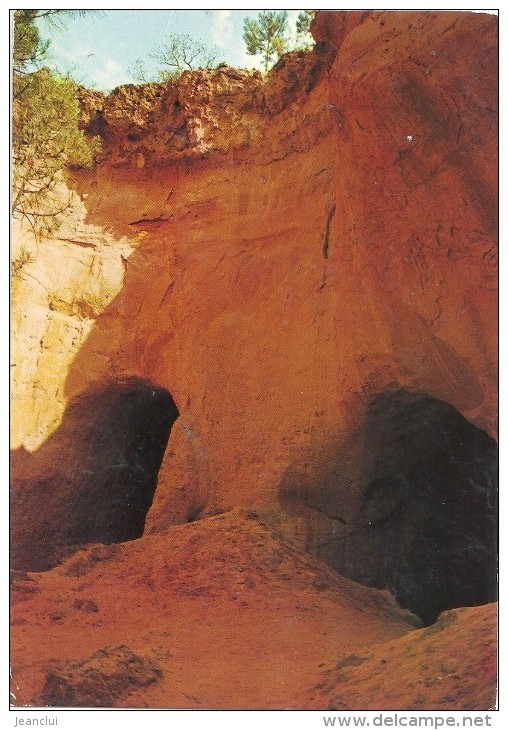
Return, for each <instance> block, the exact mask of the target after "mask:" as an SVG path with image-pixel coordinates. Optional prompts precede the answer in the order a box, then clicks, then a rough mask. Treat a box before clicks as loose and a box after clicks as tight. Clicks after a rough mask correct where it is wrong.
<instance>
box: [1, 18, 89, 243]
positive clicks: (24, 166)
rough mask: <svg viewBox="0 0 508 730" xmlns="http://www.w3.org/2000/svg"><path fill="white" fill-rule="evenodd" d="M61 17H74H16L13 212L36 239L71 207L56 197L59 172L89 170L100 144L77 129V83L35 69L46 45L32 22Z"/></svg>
mask: <svg viewBox="0 0 508 730" xmlns="http://www.w3.org/2000/svg"><path fill="white" fill-rule="evenodd" d="M75 12H77V11H75ZM65 13H72V11H63V10H16V11H15V13H14V33H13V77H12V90H13V105H12V114H13V126H12V212H13V217H14V218H17V219H23V220H24V221H25V222H26V223H28V225H29V226H30V228H31V229H32V231H33V233H34V234H35V235H36V236H37V237H40V236H42V235H48V234H49V233H51V231H52V230H54V229H55V228H56V227H57V226H58V225H59V223H60V220H61V215H62V214H63V213H65V212H66V211H67V210H68V209H69V207H70V199H69V197H68V196H67V197H65V196H64V197H62V193H61V191H59V183H60V181H61V179H62V177H61V175H62V170H63V168H64V167H65V166H66V165H69V164H72V165H79V166H90V165H91V164H92V162H93V159H94V155H95V153H96V151H97V149H98V143H97V142H96V141H92V142H91V143H89V142H88V141H87V140H86V139H85V137H84V135H83V133H82V132H81V130H80V129H79V127H78V119H79V103H78V98H77V95H76V89H77V86H76V84H75V82H73V81H72V80H71V79H69V78H64V77H62V76H59V75H58V74H55V73H52V72H51V71H50V70H49V69H47V68H39V67H40V65H41V64H42V63H43V62H44V60H45V58H46V53H47V50H48V47H49V42H48V41H43V40H42V39H41V36H40V32H39V29H38V27H37V25H36V21H37V19H38V18H47V19H50V20H52V21H53V22H56V21H57V20H58V19H59V16H63V15H64V14H65Z"/></svg>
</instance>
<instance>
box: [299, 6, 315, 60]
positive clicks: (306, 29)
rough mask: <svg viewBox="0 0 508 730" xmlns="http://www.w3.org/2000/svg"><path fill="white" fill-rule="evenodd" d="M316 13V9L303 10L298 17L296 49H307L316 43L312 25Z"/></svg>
mask: <svg viewBox="0 0 508 730" xmlns="http://www.w3.org/2000/svg"><path fill="white" fill-rule="evenodd" d="M315 15H316V11H315V10H302V11H301V12H300V13H298V18H297V19H296V43H295V47H296V50H302V51H307V50H309V49H310V48H312V46H313V45H314V39H313V38H312V35H311V32H310V26H311V23H312V21H313V20H314V17H315Z"/></svg>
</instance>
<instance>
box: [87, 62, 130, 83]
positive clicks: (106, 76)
mask: <svg viewBox="0 0 508 730" xmlns="http://www.w3.org/2000/svg"><path fill="white" fill-rule="evenodd" d="M89 75H90V78H91V80H92V81H93V82H95V83H96V84H97V86H98V87H99V89H105V90H107V91H110V90H111V89H114V88H115V86H121V85H122V84H129V83H132V78H131V77H130V76H129V74H128V73H127V71H126V70H125V68H124V67H123V66H122V65H121V64H119V63H118V62H117V61H115V60H114V59H113V58H111V57H109V56H104V57H102V58H100V60H99V63H98V64H97V65H95V64H94V67H93V69H90V72H89Z"/></svg>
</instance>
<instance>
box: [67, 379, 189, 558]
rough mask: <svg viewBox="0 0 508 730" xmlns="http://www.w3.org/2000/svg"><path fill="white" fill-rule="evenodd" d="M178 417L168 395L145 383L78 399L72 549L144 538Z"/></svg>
mask: <svg viewBox="0 0 508 730" xmlns="http://www.w3.org/2000/svg"><path fill="white" fill-rule="evenodd" d="M72 410H73V409H72V408H71V411H72ZM178 415H179V414H178V409H177V407H176V405H175V402H174V401H173V398H172V397H171V395H170V394H169V392H168V391H167V390H165V389H164V388H160V387H156V386H154V385H151V384H150V383H146V382H144V381H141V380H128V381H124V382H114V383H111V384H109V385H108V386H107V387H106V388H105V389H102V390H100V391H99V392H97V393H93V394H89V395H87V396H86V397H84V398H80V399H79V401H78V402H77V403H76V405H75V406H74V413H71V414H70V419H71V420H73V421H74V428H73V429H72V430H73V431H74V433H75V443H78V444H79V448H80V449H81V455H80V458H79V460H78V464H79V469H78V471H77V473H76V482H75V483H74V485H71V489H70V491H69V497H70V499H71V501H70V502H69V507H68V519H67V529H66V530H65V532H66V535H65V538H66V539H65V543H66V544H67V545H71V544H83V543H90V542H102V543H114V542H124V541H126V540H134V539H136V538H138V537H140V536H141V535H142V534H143V530H144V525H145V519H146V515H147V512H148V510H149V508H150V506H151V504H152V501H153V496H154V493H155V488H156V486H157V477H158V473H159V469H160V466H161V463H162V458H163V456H164V452H165V449H166V446H167V443H168V439H169V434H170V431H171V427H172V426H173V423H174V422H175V420H176V419H177V418H178ZM73 416H74V417H73ZM81 424H82V428H80V426H81Z"/></svg>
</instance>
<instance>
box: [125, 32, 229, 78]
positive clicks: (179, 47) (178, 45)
mask: <svg viewBox="0 0 508 730" xmlns="http://www.w3.org/2000/svg"><path fill="white" fill-rule="evenodd" d="M150 58H151V59H153V60H154V61H155V62H156V63H157V65H158V66H159V67H160V68H159V70H158V72H157V74H156V76H155V77H153V76H150V75H149V74H148V73H147V71H146V69H145V65H144V63H143V61H141V60H140V59H138V60H137V61H136V63H135V65H134V68H133V70H132V73H133V75H134V77H135V78H136V79H137V80H138V81H141V82H149V81H167V80H168V79H171V78H176V77H178V76H180V74H181V73H183V72H184V71H195V70H196V69H198V68H214V67H215V66H217V65H218V55H217V52H216V51H215V49H214V48H211V47H209V46H206V45H205V44H204V43H200V42H199V41H195V40H193V39H192V38H191V37H190V36H188V35H182V34H179V33H172V34H171V35H169V36H168V38H167V40H166V41H165V42H164V43H163V44H162V45H160V46H159V47H158V48H156V49H155V50H154V51H153V52H152V53H151V54H150Z"/></svg>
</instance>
